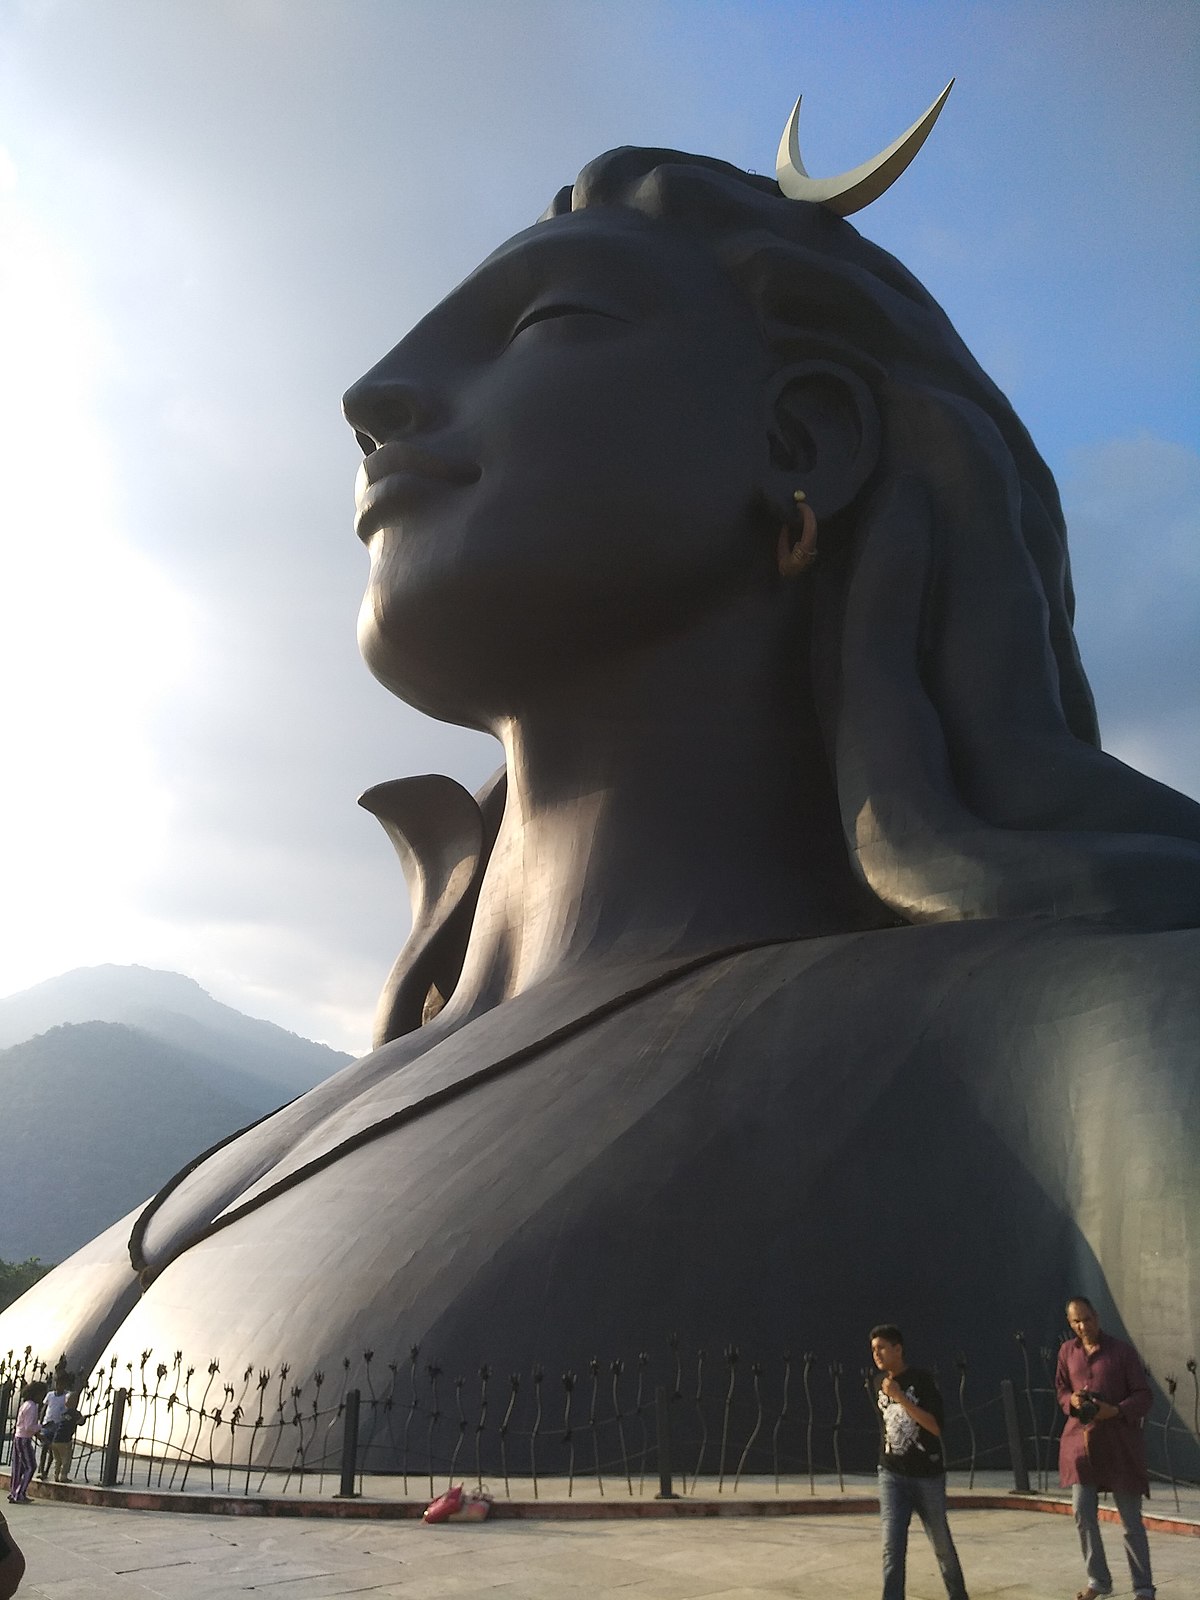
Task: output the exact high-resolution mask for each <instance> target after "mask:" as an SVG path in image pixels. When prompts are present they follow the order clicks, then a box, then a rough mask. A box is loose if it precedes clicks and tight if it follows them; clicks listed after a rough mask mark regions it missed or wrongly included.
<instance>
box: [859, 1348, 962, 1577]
mask: <svg viewBox="0 0 1200 1600" xmlns="http://www.w3.org/2000/svg"><path fill="white" fill-rule="evenodd" d="M871 1359H872V1360H873V1361H874V1363H875V1365H876V1367H877V1368H878V1369H879V1372H880V1377H879V1378H878V1379H877V1380H876V1382H875V1385H874V1389H875V1400H876V1404H877V1405H878V1407H879V1432H880V1438H879V1514H880V1517H881V1519H882V1523H883V1600H904V1566H905V1559H906V1557H907V1554H908V1525H909V1523H910V1521H911V1520H912V1514H913V1512H914V1511H915V1512H916V1513H917V1515H918V1517H920V1519H921V1524H922V1526H923V1527H924V1529H925V1532H926V1534H927V1535H928V1538H929V1542H930V1544H931V1545H932V1546H933V1553H934V1555H935V1556H936V1557H937V1564H938V1567H939V1568H940V1569H941V1574H942V1582H943V1583H944V1584H945V1585H946V1593H947V1594H948V1595H949V1596H950V1600H967V1588H966V1584H965V1583H964V1582H963V1575H962V1568H961V1567H960V1566H959V1563H958V1553H957V1551H956V1550H955V1548H954V1540H953V1539H952V1538H951V1537H950V1526H949V1523H948V1522H947V1521H946V1464H945V1460H944V1458H943V1455H942V1427H943V1424H944V1420H945V1419H944V1415H943V1411H942V1397H941V1395H940V1394H939V1393H938V1387H937V1384H936V1383H934V1381H933V1379H932V1377H931V1376H930V1375H929V1373H928V1372H922V1371H921V1369H920V1368H919V1367H910V1366H908V1365H907V1363H906V1362H905V1359H904V1338H903V1335H902V1334H901V1332H900V1329H899V1328H897V1327H896V1326H895V1324H894V1323H891V1322H881V1323H880V1324H879V1325H878V1326H877V1327H874V1328H872V1329H871Z"/></svg>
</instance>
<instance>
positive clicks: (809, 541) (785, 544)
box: [776, 489, 817, 578]
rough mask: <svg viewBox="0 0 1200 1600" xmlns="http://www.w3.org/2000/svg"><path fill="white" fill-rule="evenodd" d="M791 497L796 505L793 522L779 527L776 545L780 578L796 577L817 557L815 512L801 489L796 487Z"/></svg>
mask: <svg viewBox="0 0 1200 1600" xmlns="http://www.w3.org/2000/svg"><path fill="white" fill-rule="evenodd" d="M792 499H793V500H794V501H795V505H796V514H795V522H794V523H785V524H784V525H783V527H782V528H780V530H779V543H778V545H777V546H776V558H777V561H778V565H779V575H780V577H781V578H798V577H799V576H800V574H801V573H802V572H807V571H808V569H809V567H811V566H812V564H813V562H814V561H815V560H816V559H817V514H816V512H815V511H814V510H813V508H812V507H811V506H810V505H809V504H808V496H807V495H806V494H805V492H804V490H803V489H797V490H796V492H795V493H794V494H793V496H792Z"/></svg>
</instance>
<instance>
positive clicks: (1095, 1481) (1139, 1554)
mask: <svg viewBox="0 0 1200 1600" xmlns="http://www.w3.org/2000/svg"><path fill="white" fill-rule="evenodd" d="M1067 1321H1068V1323H1069V1324H1070V1325H1071V1327H1072V1329H1073V1330H1074V1332H1075V1337H1074V1338H1073V1339H1068V1340H1067V1342H1066V1344H1064V1345H1063V1346H1062V1348H1061V1349H1060V1350H1059V1352H1058V1367H1057V1370H1056V1371H1055V1374H1054V1387H1055V1390H1056V1391H1057V1394H1058V1403H1059V1405H1060V1406H1061V1407H1062V1408H1063V1411H1064V1412H1065V1413H1066V1417H1067V1421H1066V1426H1065V1427H1064V1428H1063V1434H1062V1439H1061V1441H1060V1442H1059V1447H1058V1475H1059V1482H1060V1483H1062V1485H1063V1487H1064V1488H1067V1487H1069V1488H1070V1490H1071V1501H1072V1504H1073V1506H1074V1510H1075V1526H1076V1527H1077V1528H1078V1530H1079V1543H1080V1545H1081V1547H1082V1549H1083V1560H1084V1565H1085V1568H1086V1570H1087V1579H1088V1582H1087V1588H1086V1589H1081V1590H1080V1591H1079V1594H1078V1595H1077V1597H1076V1600H1098V1597H1099V1596H1100V1595H1106V1594H1111V1593H1112V1575H1111V1573H1110V1572H1109V1570H1108V1562H1107V1560H1106V1559H1105V1555H1104V1545H1103V1543H1102V1542H1101V1539H1100V1522H1099V1517H1098V1515H1097V1510H1098V1506H1099V1498H1100V1491H1101V1490H1102V1489H1106V1490H1108V1491H1109V1493H1111V1495H1112V1497H1113V1501H1114V1502H1115V1504H1116V1507H1117V1511H1118V1513H1119V1515H1120V1518H1121V1524H1122V1526H1123V1528H1124V1530H1125V1554H1126V1557H1127V1558H1128V1560H1129V1573H1130V1576H1131V1577H1132V1579H1133V1592H1134V1594H1135V1595H1136V1596H1138V1597H1139V1600H1153V1595H1154V1581H1153V1579H1152V1578H1151V1576H1150V1545H1149V1541H1148V1540H1147V1538H1146V1529H1145V1527H1144V1525H1143V1523H1142V1496H1143V1495H1148V1494H1149V1493H1150V1482H1149V1479H1148V1478H1147V1476H1146V1442H1145V1438H1144V1436H1143V1433H1142V1422H1143V1419H1144V1418H1145V1416H1146V1414H1147V1412H1148V1411H1149V1410H1150V1405H1151V1401H1152V1398H1153V1397H1152V1396H1151V1393H1150V1385H1149V1382H1148V1381H1147V1378H1146V1369H1145V1367H1144V1366H1143V1364H1142V1360H1141V1357H1140V1356H1139V1355H1138V1353H1137V1351H1136V1350H1135V1349H1134V1348H1133V1346H1132V1345H1130V1344H1126V1343H1125V1342H1124V1341H1123V1340H1121V1339H1114V1338H1113V1337H1112V1336H1111V1335H1110V1334H1107V1333H1102V1332H1101V1331H1100V1319H1099V1318H1098V1317H1097V1315H1096V1310H1095V1307H1094V1306H1093V1305H1092V1303H1091V1301H1090V1300H1086V1299H1084V1297H1083V1296H1082V1295H1076V1296H1075V1298H1074V1299H1073V1300H1070V1301H1068V1302H1067Z"/></svg>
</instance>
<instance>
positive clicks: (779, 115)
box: [0, 0, 1200, 1052]
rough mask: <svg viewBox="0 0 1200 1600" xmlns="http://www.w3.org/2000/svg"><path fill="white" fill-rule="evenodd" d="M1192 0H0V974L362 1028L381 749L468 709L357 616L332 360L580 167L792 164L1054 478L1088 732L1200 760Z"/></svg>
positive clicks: (391, 905) (396, 906) (394, 772)
mask: <svg viewBox="0 0 1200 1600" xmlns="http://www.w3.org/2000/svg"><path fill="white" fill-rule="evenodd" d="M1198 38H1200V10H1198V9H1197V8H1196V7H1195V6H1194V5H1193V4H1191V3H1190V0H1180V3H1166V0H1117V3H1114V0H1053V3H1047V0H1030V3H1018V0H993V3H986V4H980V3H972V0H943V3H923V0H906V3H896V0H891V3H886V0H862V3H849V0H842V3H836V0H832V3H831V0H822V3H819V4H809V3H803V0H802V3H791V4H786V5H785V4H776V3H774V0H764V3H759V4H754V3H749V0H725V3H722V4H712V3H707V0H632V3H627V0H0V697H2V699H0V728H2V729H3V748H4V756H5V760H4V767H3V772H4V778H3V781H2V782H0V903H2V905H3V926H2V927H0V995H5V994H10V993H13V992H16V991H18V990H20V989H23V988H26V987H28V986H29V985H31V984H33V983H36V982H39V981H41V980H43V979H45V978H48V977H51V976H53V975H55V974H57V973H59V972H62V971H66V970H68V969H70V968H72V967H77V966H85V965H95V964H99V963H104V962H118V963H127V962H137V963H140V964H142V965H145V966H151V967H165V968H169V969H172V970H176V971H182V972H186V973H188V974H189V975H190V976H192V977H194V978H195V979H197V980H198V981H199V982H200V983H202V984H203V985H204V987H205V988H207V989H208V990H209V991H210V992H211V993H212V994H214V995H215V996H216V997H217V998H218V999H220V1000H223V1001H226V1002H227V1003H228V1004H231V1005H234V1006H237V1007H238V1008H239V1009H241V1010H244V1011H247V1012H249V1013H250V1014H252V1015H255V1016H263V1017H267V1018H269V1019H271V1020H272V1021H275V1022H279V1023H281V1024H282V1025H284V1026H285V1027H288V1028H291V1029H293V1030H294V1031H296V1032H298V1033H302V1034H305V1035H307V1036H309V1037H312V1038H317V1039H322V1040H325V1041H327V1042H328V1043H330V1044H333V1045H335V1046H338V1047H339V1048H342V1049H347V1050H352V1051H355V1052H359V1051H361V1050H363V1049H365V1048H366V1045H367V1042H368V1039H369V1033H370V1018H371V1015H372V1012H373V1009H374V1003H375V997H376V995H377V993H378V990H379V987H380V985H381V983H382V981H383V979H384V977H385V975H386V973H387V970H388V968H389V967H390V965H391V962H392V959H393V958H394V956H395V953H396V951H397V949H398V948H399V946H400V944H401V943H402V941H403V938H404V935H405V932H406V930H407V925H408V910H407V894H406V891H405V888H404V884H403V880H402V878H401V875H400V871H399V868H398V866H397V864H396V862H395V859H394V857H393V855H392V852H391V848H390V846H389V845H388V843H387V841H386V839H385V838H384V836H383V833H382V831H381V830H380V829H379V827H378V824H377V823H376V822H375V821H374V820H373V819H372V818H371V817H370V816H368V815H367V814H366V813H365V812H363V811H362V810H360V809H359V808H358V807H357V806H356V805H355V799H356V797H357V795H358V794H359V793H360V792H361V791H362V790H363V789H365V788H367V787H369V786H370V785H371V784H373V783H377V782H381V781H383V780H385V779H388V778H393V777H400V776H404V775H407V774H410V773H417V772H435V771H441V772H447V773H449V774H450V775H451V776H453V777H455V778H457V779H459V780H460V781H461V782H463V783H465V784H466V785H467V786H468V787H472V788H474V787H477V786H478V785H479V783H480V782H481V781H482V780H483V779H484V777H485V776H486V775H487V774H488V773H489V772H490V771H492V770H493V768H494V767H495V766H496V765H497V764H498V749H497V747H496V746H495V745H494V744H493V743H492V742H491V741H490V740H489V739H487V738H486V737H484V736H482V735H479V734H472V733H468V732H465V731H464V730H462V729H457V728H451V727H447V726H444V725H441V724H438V723H435V722H431V721H429V720H428V719H426V718H424V717H422V716H420V715H419V714H418V713H416V712H414V711H412V710H410V709H409V708H408V707H406V706H404V705H403V704H401V703H400V702H399V701H397V700H394V699H393V698H392V697H391V696H389V695H388V694H387V692H386V691H385V690H383V689H382V688H381V687H380V686H379V685H378V684H376V683H375V681H374V680H373V679H372V678H371V677H370V675H369V674H368V672H367V670H366V668H365V667H364V666H363V665H362V663H361V661H360V660H359V657H358V653H357V648H356V644H355V617H356V613H357V609H358V603H359V599H360V595H361V589H362V584H363V580H364V577H365V573H366V564H367V558H366V553H365V552H364V550H363V549H362V547H361V546H360V545H359V544H358V542H357V541H356V540H355V538H354V535H353V531H352V526H351V518H352V483H353V477H354V472H355V467H356V464H357V461H358V459H359V455H358V451H357V447H356V446H355V443H354V440H353V437H352V435H351V434H350V431H349V429H348V428H346V426H345V425H344V423H343V422H342V421H341V418H340V414H339V400H340V396H341V394H342V392H343V391H344V390H345V389H346V388H347V387H348V385H349V384H350V383H351V382H352V381H353V380H354V379H355V378H356V377H358V376H359V374H360V373H361V372H363V371H364V370H365V369H366V368H367V367H369V366H371V365H372V364H373V363H374V362H375V361H376V360H377V359H378V358H379V357H380V356H381V355H382V354H383V353H384V351H386V350H387V349H389V348H390V347H391V346H392V345H393V344H395V343H396V342H397V340H398V339H399V338H400V337H401V336H402V335H403V333H404V332H405V331H406V330H407V328H408V327H409V326H411V324H412V323H413V322H414V321H416V320H417V319H418V318H419V317H420V316H421V315H422V314H423V313H424V312H425V311H426V310H428V309H429V308H430V306H432V305H433V304H434V303H436V301H437V300H439V299H440V298H441V297H442V295H444V294H445V293H446V292H447V291H448V290H449V289H450V288H452V287H453V286H454V284H456V283H457V282H458V281H460V280H461V278H462V277H463V276H465V274H466V273H467V272H468V271H469V270H470V269H471V268H472V267H473V266H474V265H475V264H476V263H477V262H478V261H479V260H480V259H482V258H483V257H484V256H485V255H486V254H488V253H489V252H490V251H491V250H492V249H493V248H494V247H495V246H496V245H497V244H499V243H500V242H501V241H502V240H503V239H505V238H507V237H508V236H509V235H511V234H513V233H516V232H518V231H520V230H521V229H522V228H523V227H526V226H527V225H528V224H529V223H530V222H532V221H533V220H534V219H535V218H536V217H537V215H538V214H539V213H540V212H541V211H542V209H543V208H544V206H545V205H546V204H547V203H548V202H549V200H550V199H551V198H552V196H553V195H554V194H555V193H556V191H557V190H558V189H559V188H560V187H561V186H562V185H563V184H564V183H568V182H570V181H571V180H572V179H573V178H574V176H575V174H576V172H577V171H578V170H579V168H580V167H581V166H583V165H584V164H585V162H586V161H587V160H588V159H590V158H591V157H592V156H594V155H597V154H599V153H600V152H601V151H603V150H606V149H608V148H610V147H612V146H614V145H618V144H646V145H661V146H667V147H672V148H677V149H683V150H692V151H698V152H702V153H704V154H709V155H716V156H720V157H722V158H724V159H726V160H728V161H732V162H734V163H736V164H738V165H740V166H744V167H748V168H752V169H755V170H758V171H763V172H770V171H772V170H773V166H774V158H775V149H776V145H777V143H778V140H779V135H780V132H781V130H782V127H783V124H784V122H785V120H786V118H787V115H788V113H789V111H790V109H791V106H792V103H793V101H794V100H795V98H796V96H797V95H798V94H801V93H803V95H804V113H803V119H802V124H801V131H802V147H803V151H804V158H805V163H806V165H807V167H808V170H809V171H810V172H811V173H813V174H814V175H815V176H825V175H828V174H832V173H834V172H840V171H842V170H844V169H846V168H848V167H851V166H854V165H856V164H857V163H858V162H860V161H862V160H865V159H866V158H867V157H868V156H870V155H872V154H874V153H875V151H877V150H878V149H881V148H882V147H883V146H884V145H886V144H888V143H890V141H891V140H892V139H893V138H894V137H895V136H896V135H897V134H898V133H899V132H901V131H902V130H903V129H904V128H906V127H907V126H908V125H909V123H910V122H912V121H913V120H914V119H915V117H916V116H917V115H918V114H919V112H921V111H922V110H923V109H924V108H925V106H927V105H928V104H929V103H930V101H932V100H933V98H934V97H935V95H936V94H937V93H938V91H939V90H940V89H941V88H942V87H943V85H944V84H945V83H946V82H947V81H948V80H949V79H950V78H951V77H952V76H955V77H956V78H957V83H956V86H955V89H954V92H953V93H952V94H951V96H950V99H949V102H948V103H947V106H946V110H945V111H944V113H943V115H942V118H941V121H940V122H939V124H938V126H937V127H936V128H935V130H934V132H933V134H932V135H931V137H930V139H929V140H928V142H927V143H926V145H925V147H924V149H923V150H922V151H921V153H920V155H919V156H918V158H917V161H916V162H915V164H914V165H913V167H912V168H911V169H910V171H909V172H908V173H907V174H906V175H905V176H904V178H903V179H902V180H901V181H900V182H899V183H898V184H897V185H896V186H895V188H893V189H892V190H891V191H890V192H889V193H888V194H887V195H886V196H885V197H884V198H883V199H881V200H879V201H878V202H876V204H875V205H873V206H872V207H871V208H870V209H869V210H868V211H866V212H864V213H862V214H861V215H860V216H858V217H857V218H856V219H855V222H856V224H857V225H858V226H859V227H860V228H861V230H862V231H863V232H864V233H866V234H867V235H868V236H869V237H871V238H873V239H874V240H876V242H878V243H879V244H881V245H883V246H884V247H885V248H887V249H889V250H891V251H892V252H893V253H894V254H896V255H898V256H899V257H900V259H901V260H903V261H904V262H905V264H906V265H907V266H908V267H910V268H911V269H912V270H913V271H914V272H915V273H916V274H917V276H918V277H919V278H921V279H922V281H923V282H924V283H925V284H926V285H927V286H928V287H929V288H930V289H931V291H932V292H933V293H934V295H935V296H936V297H937V298H938V299H939V300H940V301H941V303H942V304H943V305H944V306H945V307H946V309H947V311H948V312H949V314H950V316H951V318H952V319H953V321H954V322H955V324H956V325H957V327H958V328H959V331H960V332H961V333H962V334H963V336H964V338H965V339H966V342H967V344H968V345H969V346H970V347H971V349H972V350H973V351H974V353H975V355H976V356H977V357H978V358H979V359H980V361H981V362H982V364H983V366H984V367H985V369H986V370H987V371H988V372H990V373H991V375H992V376H993V377H994V378H995V379H996V380H997V382H998V383H999V384H1000V386H1001V387H1002V388H1003V389H1004V390H1005V391H1006V392H1007V393H1008V395H1009V396H1010V398H1011V399H1012V400H1013V402H1014V404H1015V406H1016V409H1017V411H1018V413H1019V414H1020V415H1021V417H1022V418H1023V420H1024V421H1025V423H1026V425H1027V426H1028V427H1029V429H1030V431H1031V432H1032V434H1033V437H1034V440H1035V442H1036V443H1037V444H1038V446H1039V448H1040V449H1041V451H1042V453H1043V455H1045V457H1046V459H1047V460H1048V462H1049V463H1050V466H1051V468H1052V470H1053V471H1054V472H1055V474H1056V476H1057V478H1058V481H1059V486H1060V489H1061V490H1062V494H1063V499H1064V505H1065V508H1066V511H1067V516H1068V522H1069V525H1070V529H1071V539H1072V552H1073V560H1074V566H1075V578H1076V588H1077V593H1078V618H1077V626H1078V632H1079V636H1080V641H1081V647H1082V650H1083V655H1084V662H1085V665H1086V666H1087V668H1088V670H1089V673H1090V676H1091V678H1092V683H1093V688H1094V690H1095V692H1096V697H1097V702H1098V705H1099V710H1100V717H1101V730H1102V735H1103V738H1104V743H1105V746H1106V748H1108V749H1110V750H1112V751H1113V752H1114V753H1115V754H1117V755H1119V756H1121V757H1122V758H1123V759H1125V760H1128V761H1130V762H1132V763H1133V764H1135V765H1137V766H1140V767H1142V768H1143V769H1144V770H1146V771H1149V772H1151V773H1153V774H1154V775H1155V776H1156V777H1159V778H1161V779H1163V780H1164V781H1166V782H1168V783H1172V784H1174V785H1175V786H1176V787H1178V788H1181V789H1184V790H1186V791H1187V792H1188V793H1190V794H1192V795H1196V796H1200V733H1198V729H1200V716H1198V711H1200V705H1198V702H1200V648H1198V642H1197V641H1198V638H1200V630H1198V628H1197V617H1198V616H1200V537H1198V534H1200V439H1198V437H1197V434H1198V415H1197V407H1196V365H1195V362H1196V351H1197V349H1200V340H1198V339H1197V331H1198V330H1197V326H1196V322H1197V310H1196V295H1195V268H1196V260H1197V249H1196V245H1197V230H1198V226H1200V222H1198V219H1200V192H1198V190H1200V178H1198V177H1197V171H1198V167H1200V163H1198V162H1197V154H1198V151H1197V145H1198V143H1200V140H1198V138H1197V118H1198V113H1197V108H1198V107H1200V96H1198V95H1197V87H1198V85H1197V61H1198V51H1197V44H1198Z"/></svg>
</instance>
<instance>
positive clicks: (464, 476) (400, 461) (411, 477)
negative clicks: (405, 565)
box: [354, 442, 480, 539]
mask: <svg viewBox="0 0 1200 1600" xmlns="http://www.w3.org/2000/svg"><path fill="white" fill-rule="evenodd" d="M479 477H480V469H479V467H478V466H477V465H476V464H475V463H474V462H473V461H463V460H455V459H453V458H447V457H443V456H435V455H432V454H431V453H430V452H429V451H428V450H422V449H421V448H420V446H418V445H411V444H404V443H400V442H395V443H392V444H385V445H380V447H379V449H378V450H373V451H372V452H371V454H370V455H369V456H368V457H367V458H366V460H365V461H364V462H363V464H362V466H361V467H359V469H358V476H357V477H356V479H355V482H354V503H355V505H356V507H357V508H358V514H357V516H356V517H355V520H354V527H355V532H356V533H357V534H358V537H359V538H360V539H368V538H370V536H371V534H372V533H373V532H374V531H375V528H376V527H377V526H378V520H379V519H378V515H377V514H378V513H379V512H380V511H381V510H383V509H386V508H388V507H390V506H392V505H393V504H399V503H400V502H401V501H402V500H404V499H406V498H407V497H408V495H409V494H410V493H411V492H412V491H413V490H414V489H415V488H417V487H419V486H420V485H421V484H428V483H430V482H433V483H451V484H471V483H478V481H479Z"/></svg>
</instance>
